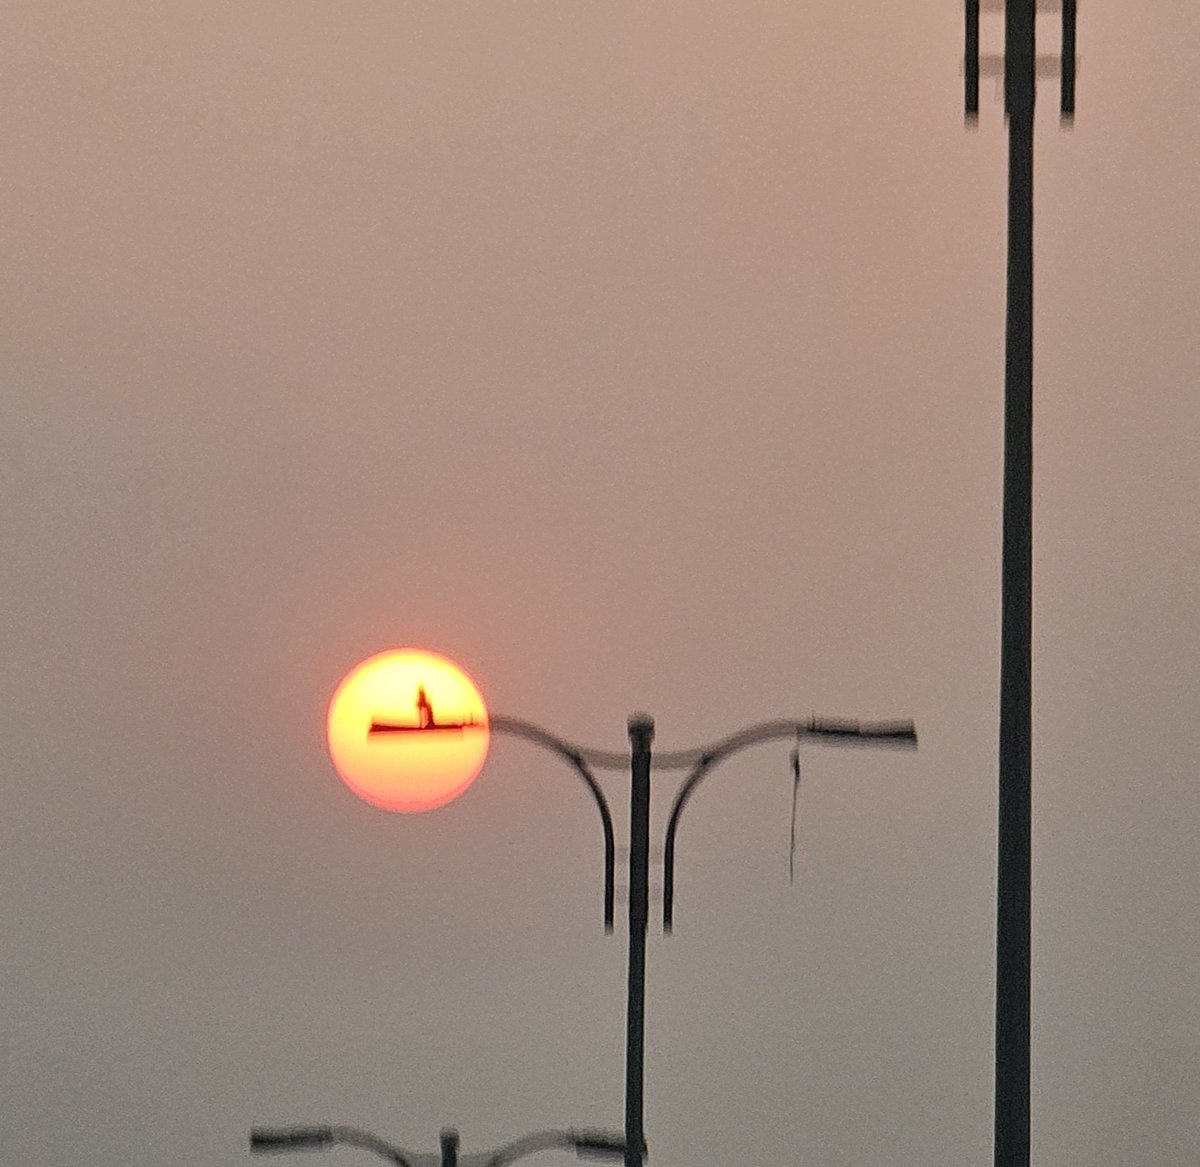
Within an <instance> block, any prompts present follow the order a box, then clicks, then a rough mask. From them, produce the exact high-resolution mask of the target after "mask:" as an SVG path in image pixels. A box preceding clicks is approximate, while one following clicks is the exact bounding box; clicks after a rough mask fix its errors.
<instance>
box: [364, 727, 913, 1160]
mask: <svg viewBox="0 0 1200 1167" xmlns="http://www.w3.org/2000/svg"><path fill="white" fill-rule="evenodd" d="M489 725H490V728H491V730H492V732H494V733H504V734H509V735H510V736H513V737H519V738H523V739H524V740H525V741H530V742H533V743H534V744H535V745H539V746H542V747H543V748H544V749H548V750H550V751H551V752H552V753H554V754H557V755H558V756H559V757H560V758H562V759H563V760H564V761H566V762H567V763H568V765H570V767H571V768H572V769H573V770H574V771H575V773H576V774H577V775H578V776H579V777H580V778H581V779H582V780H583V781H584V783H585V784H586V785H587V787H588V789H589V791H590V792H591V795H592V798H593V799H594V801H595V803H596V807H597V810H598V811H599V813H600V822H601V826H602V828H603V832H604V927H605V931H607V932H611V931H612V928H613V898H614V897H613V884H614V876H613V868H614V851H615V847H614V843H613V826H612V815H611V813H610V811H609V808H608V802H607V800H606V799H605V797H604V793H603V791H602V790H601V789H600V785H599V783H597V781H596V779H595V776H594V774H593V773H592V771H593V770H594V769H595V770H626V769H628V771H629V776H630V788H629V791H630V792H629V797H630V820H629V823H630V825H629V958H628V966H627V974H628V992H627V998H626V1019H625V1137H624V1140H623V1146H624V1159H625V1164H626V1167H641V1165H642V1163H643V1160H644V1157H645V1151H646V1138H645V1130H644V1122H643V1120H644V1079H645V1075H644V1056H645V1026H646V927H647V923H648V918H649V885H650V769H651V745H652V743H653V741H654V720H653V718H651V717H649V716H647V715H646V714H644V713H639V714H634V715H633V716H632V717H630V718H629V745H630V751H629V753H614V752H610V751H607V750H594V749H588V748H585V747H583V746H578V745H575V744H573V743H572V742H568V741H565V740H564V739H562V738H560V737H557V736H556V735H555V734H552V733H550V732H549V731H547V730H545V729H542V728H541V727H540V726H538V725H534V724H533V723H532V722H528V721H523V720H521V719H520V718H517V717H504V716H495V717H492V718H490V719H489ZM368 732H369V733H370V734H388V733H411V732H413V731H412V727H411V726H409V725H394V724H390V723H386V722H379V721H376V722H373V723H372V724H371V727H370V730H369V731H368ZM427 732H437V729H436V728H431V729H430V730H428V731H427ZM809 739H811V740H813V741H817V742H825V743H833V744H843V745H877V746H901V747H915V746H916V743H917V733H916V729H915V728H914V726H913V723H912V722H911V721H879V722H859V721H848V720H839V719H834V718H818V717H811V718H809V719H807V720H803V721H798V720H779V721H765V722H761V723H759V724H757V725H752V726H749V727H747V728H746V729H743V730H740V731H738V732H737V733H734V734H731V735H730V736H729V737H726V738H722V739H721V740H720V741H716V742H713V743H711V744H709V745H706V746H701V747H699V748H698V749H690V750H675V751H673V752H667V753H659V754H655V755H653V762H654V765H655V766H657V767H658V769H660V770H686V771H687V772H688V774H687V777H686V779H685V780H684V782H683V784H682V785H681V786H680V788H679V791H678V793H677V794H676V796H675V800H674V803H673V804H672V807H671V812H670V816H669V818H668V821H667V831H666V840H665V846H664V849H663V863H664V871H663V930H664V931H665V932H670V931H671V929H672V926H673V923H674V903H675V899H674V896H675V839H676V834H677V832H678V829H679V820H680V816H681V814H682V813H683V808H684V807H685V806H686V805H687V803H688V800H689V799H690V798H691V796H692V794H693V792H694V791H695V789H696V787H697V786H698V785H699V783H700V781H701V780H702V779H703V778H704V777H706V776H707V775H708V774H709V773H710V772H711V771H712V770H713V768H714V767H715V766H717V764H718V763H720V762H723V761H724V760H725V759H727V758H730V757H732V756H733V755H734V754H736V753H738V752H740V751H741V750H744V749H747V748H748V747H750V746H754V745H759V744H762V743H764V742H770V741H780V740H794V741H795V742H796V746H797V752H796V753H795V754H794V758H795V759H796V761H795V763H794V764H795V765H796V766H797V767H798V749H799V745H800V742H801V741H807V740H809ZM797 772H798V771H797Z"/></svg>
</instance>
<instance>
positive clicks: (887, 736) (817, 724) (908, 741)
mask: <svg viewBox="0 0 1200 1167" xmlns="http://www.w3.org/2000/svg"><path fill="white" fill-rule="evenodd" d="M780 738H795V740H796V743H797V746H798V745H799V742H800V739H801V738H815V739H817V740H819V741H824V742H828V743H831V744H832V743H836V744H839V745H874V746H899V747H901V748H904V747H908V748H915V747H916V744H917V731H916V727H915V726H914V725H913V723H912V722H911V721H907V720H906V721H857V720H853V719H847V718H833V717H817V716H816V715H815V714H814V715H813V716H812V717H810V718H809V719H808V721H785V720H779V721H764V722H760V723H759V724H758V725H751V726H748V727H747V728H746V729H741V730H738V731H737V732H736V733H732V734H730V735H729V736H728V737H726V738H722V739H721V740H720V741H718V742H714V743H713V744H712V745H711V746H705V747H702V748H701V749H699V750H687V751H680V752H678V753H676V754H668V755H665V757H666V759H667V762H666V763H665V764H667V765H671V764H672V762H674V761H676V760H679V761H682V760H683V759H685V758H686V759H690V765H691V767H692V771H691V773H690V774H689V775H688V776H687V778H686V780H685V781H684V783H683V785H682V786H681V787H680V788H679V791H678V793H677V794H676V795H675V801H674V803H673V804H672V806H671V814H670V817H669V818H668V820H667V837H666V842H665V845H664V847H663V931H664V932H670V931H671V930H672V927H673V926H674V914H675V836H676V833H677V832H678V830H679V817H680V815H681V814H682V813H683V808H684V806H686V805H687V802H688V799H690V798H691V796H692V792H693V791H694V790H695V789H696V787H697V786H698V785H699V784H700V780H701V779H702V778H703V777H704V776H705V775H706V774H707V773H708V772H709V771H710V770H711V769H712V768H713V767H714V766H715V765H716V764H717V763H718V762H721V761H724V760H725V759H726V758H728V757H730V756H732V755H733V754H736V753H738V752H739V751H741V750H744V749H747V748H748V747H750V746H755V745H761V744H762V743H763V742H770V741H777V740H779V739H780ZM663 759H664V755H662V754H658V755H656V756H655V759H654V760H655V763H656V764H658V765H662V764H664V762H663Z"/></svg>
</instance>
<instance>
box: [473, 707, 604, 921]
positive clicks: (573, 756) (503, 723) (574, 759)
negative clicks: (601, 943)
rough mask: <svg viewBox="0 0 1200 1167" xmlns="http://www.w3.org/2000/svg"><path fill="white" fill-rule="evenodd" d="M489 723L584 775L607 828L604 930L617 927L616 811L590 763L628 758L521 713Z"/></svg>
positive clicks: (583, 777)
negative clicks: (575, 740) (586, 745)
mask: <svg viewBox="0 0 1200 1167" xmlns="http://www.w3.org/2000/svg"><path fill="white" fill-rule="evenodd" d="M488 724H489V726H490V728H491V729H492V731H493V732H495V733H506V734H509V735H510V736H512V737H519V738H523V739H524V740H525V741H528V742H533V743H534V745H538V746H541V747H542V748H543V749H547V750H549V751H550V752H551V753H554V754H557V755H558V756H559V757H560V758H562V759H563V760H564V761H565V762H567V763H568V764H569V765H570V766H571V768H572V769H573V770H574V771H575V773H576V774H578V775H579V777H580V778H582V779H583V781H584V782H585V783H586V784H587V788H588V789H589V790H590V791H591V792H592V798H593V799H594V800H595V803H596V809H597V810H598V811H599V812H600V825H601V827H602V828H603V830H604V931H605V932H611V931H612V930H613V904H614V901H615V899H616V894H615V884H616V875H615V872H616V841H615V838H614V835H613V823H612V812H611V811H610V810H609V808H608V800H607V799H606V798H605V797H604V791H603V790H601V789H600V785H599V783H598V782H597V781H596V779H595V776H594V775H593V774H592V771H591V768H590V766H592V765H599V766H600V767H602V768H604V767H606V766H607V762H606V761H605V759H608V758H610V757H619V758H620V767H618V768H623V767H624V766H626V765H627V764H628V758H627V757H625V756H624V755H616V754H613V755H609V754H604V753H601V752H599V751H595V750H585V749H581V748H580V747H579V746H576V745H573V744H572V743H571V742H568V741H565V740H564V739H563V738H560V737H558V736H556V735H555V734H552V733H551V732H550V731H549V730H546V729H543V728H542V727H541V726H540V725H534V724H533V722H531V721H524V720H522V719H521V718H519V717H505V716H503V715H501V714H497V715H496V716H494V717H491V718H489V721H488ZM597 759H600V761H597Z"/></svg>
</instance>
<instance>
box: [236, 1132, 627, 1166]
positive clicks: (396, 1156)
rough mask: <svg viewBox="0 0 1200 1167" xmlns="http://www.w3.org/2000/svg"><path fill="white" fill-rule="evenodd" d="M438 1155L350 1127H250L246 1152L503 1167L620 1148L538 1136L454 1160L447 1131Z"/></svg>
mask: <svg viewBox="0 0 1200 1167" xmlns="http://www.w3.org/2000/svg"><path fill="white" fill-rule="evenodd" d="M440 1142H441V1150H440V1151H438V1152H435V1153H433V1154H429V1153H428V1152H424V1153H423V1152H418V1151H406V1150H405V1149H404V1148H403V1147H398V1146H396V1144H395V1143H389V1142H388V1141H387V1140H386V1139H381V1138H380V1137H379V1136H378V1135H374V1134H371V1132H370V1131H364V1130H360V1129H359V1128H358V1127H352V1126H293V1127H284V1128H282V1129H278V1130H272V1129H268V1128H265V1127H255V1128H254V1130H252V1131H251V1132H250V1150H251V1152H252V1153H254V1154H261V1153H262V1152H264V1151H268V1152H269V1151H328V1150H331V1149H332V1148H334V1147H359V1148H361V1149H362V1150H364V1151H371V1152H373V1153H374V1154H376V1155H378V1156H379V1157H380V1158H381V1159H387V1160H388V1161H389V1162H392V1163H395V1164H396V1165H397V1167H506V1165H507V1164H509V1163H512V1162H514V1161H515V1160H517V1159H522V1158H524V1157H525V1156H526V1155H535V1154H537V1153H538V1152H539V1151H551V1150H554V1149H556V1148H561V1149H562V1150H565V1151H571V1150H573V1151H574V1152H575V1154H576V1155H578V1156H579V1157H580V1158H583V1157H591V1158H598V1159H620V1158H622V1157H623V1156H624V1153H625V1142H624V1140H623V1139H622V1138H621V1136H620V1135H614V1134H610V1133H609V1132H608V1131H588V1130H583V1131H576V1130H560V1131H538V1132H537V1133H536V1134H532V1135H526V1136H525V1137H524V1138H520V1139H516V1140H514V1141H513V1142H511V1143H507V1144H506V1145H505V1146H503V1147H497V1148H496V1149H495V1150H492V1151H482V1152H477V1153H475V1154H473V1155H459V1153H458V1131H456V1130H455V1129H454V1128H453V1127H446V1128H445V1129H444V1130H443V1131H442V1132H441V1138H440Z"/></svg>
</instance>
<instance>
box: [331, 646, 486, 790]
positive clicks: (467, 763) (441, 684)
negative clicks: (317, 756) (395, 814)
mask: <svg viewBox="0 0 1200 1167" xmlns="http://www.w3.org/2000/svg"><path fill="white" fill-rule="evenodd" d="M328 732H329V753H330V756H331V757H332V758H333V764H334V766H335V767H337V771H338V773H339V774H340V775H341V777H342V780H343V781H344V782H345V783H346V785H347V786H349V787H350V789H351V790H353V791H354V793H355V794H357V795H358V796H359V797H360V798H362V799H364V800H365V801H367V802H369V803H371V804H372V805H373V806H379V807H383V808H384V809H385V810H396V811H403V812H407V813H416V812H419V811H426V810H433V809H435V808H436V807H439V806H444V805H445V804H446V803H447V802H450V801H451V800H453V799H455V798H457V797H458V796H459V795H460V794H462V792H463V791H464V790H466V788H467V787H468V786H470V785H471V783H472V782H473V781H474V780H475V777H476V775H477V774H478V773H479V771H480V769H481V768H482V766H483V762H484V759H485V758H486V757H487V751H488V739H489V731H488V720H487V708H486V706H485V705H484V703H483V698H482V697H481V696H480V693H479V690H478V689H477V688H476V687H475V685H474V683H473V682H472V681H471V678H470V677H468V676H467V674H466V673H464V672H463V671H462V669H460V668H459V667H458V665H456V664H455V663H454V662H453V661H451V660H447V659H446V658H445V657H443V656H438V655H437V654H436V653H432V652H425V651H423V650H421V649H414V648H402V649H394V650H392V651H390V652H381V653H379V654H378V655H377V656H373V657H371V658H369V659H368V660H365V661H363V662H362V663H361V664H359V665H356V666H355V667H354V668H353V669H352V670H351V671H350V672H349V673H348V674H347V675H346V677H345V678H344V679H343V680H342V683H341V684H340V685H338V687H337V690H336V692H335V693H334V694H333V700H332V701H331V702H330V703H329V722H328Z"/></svg>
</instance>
